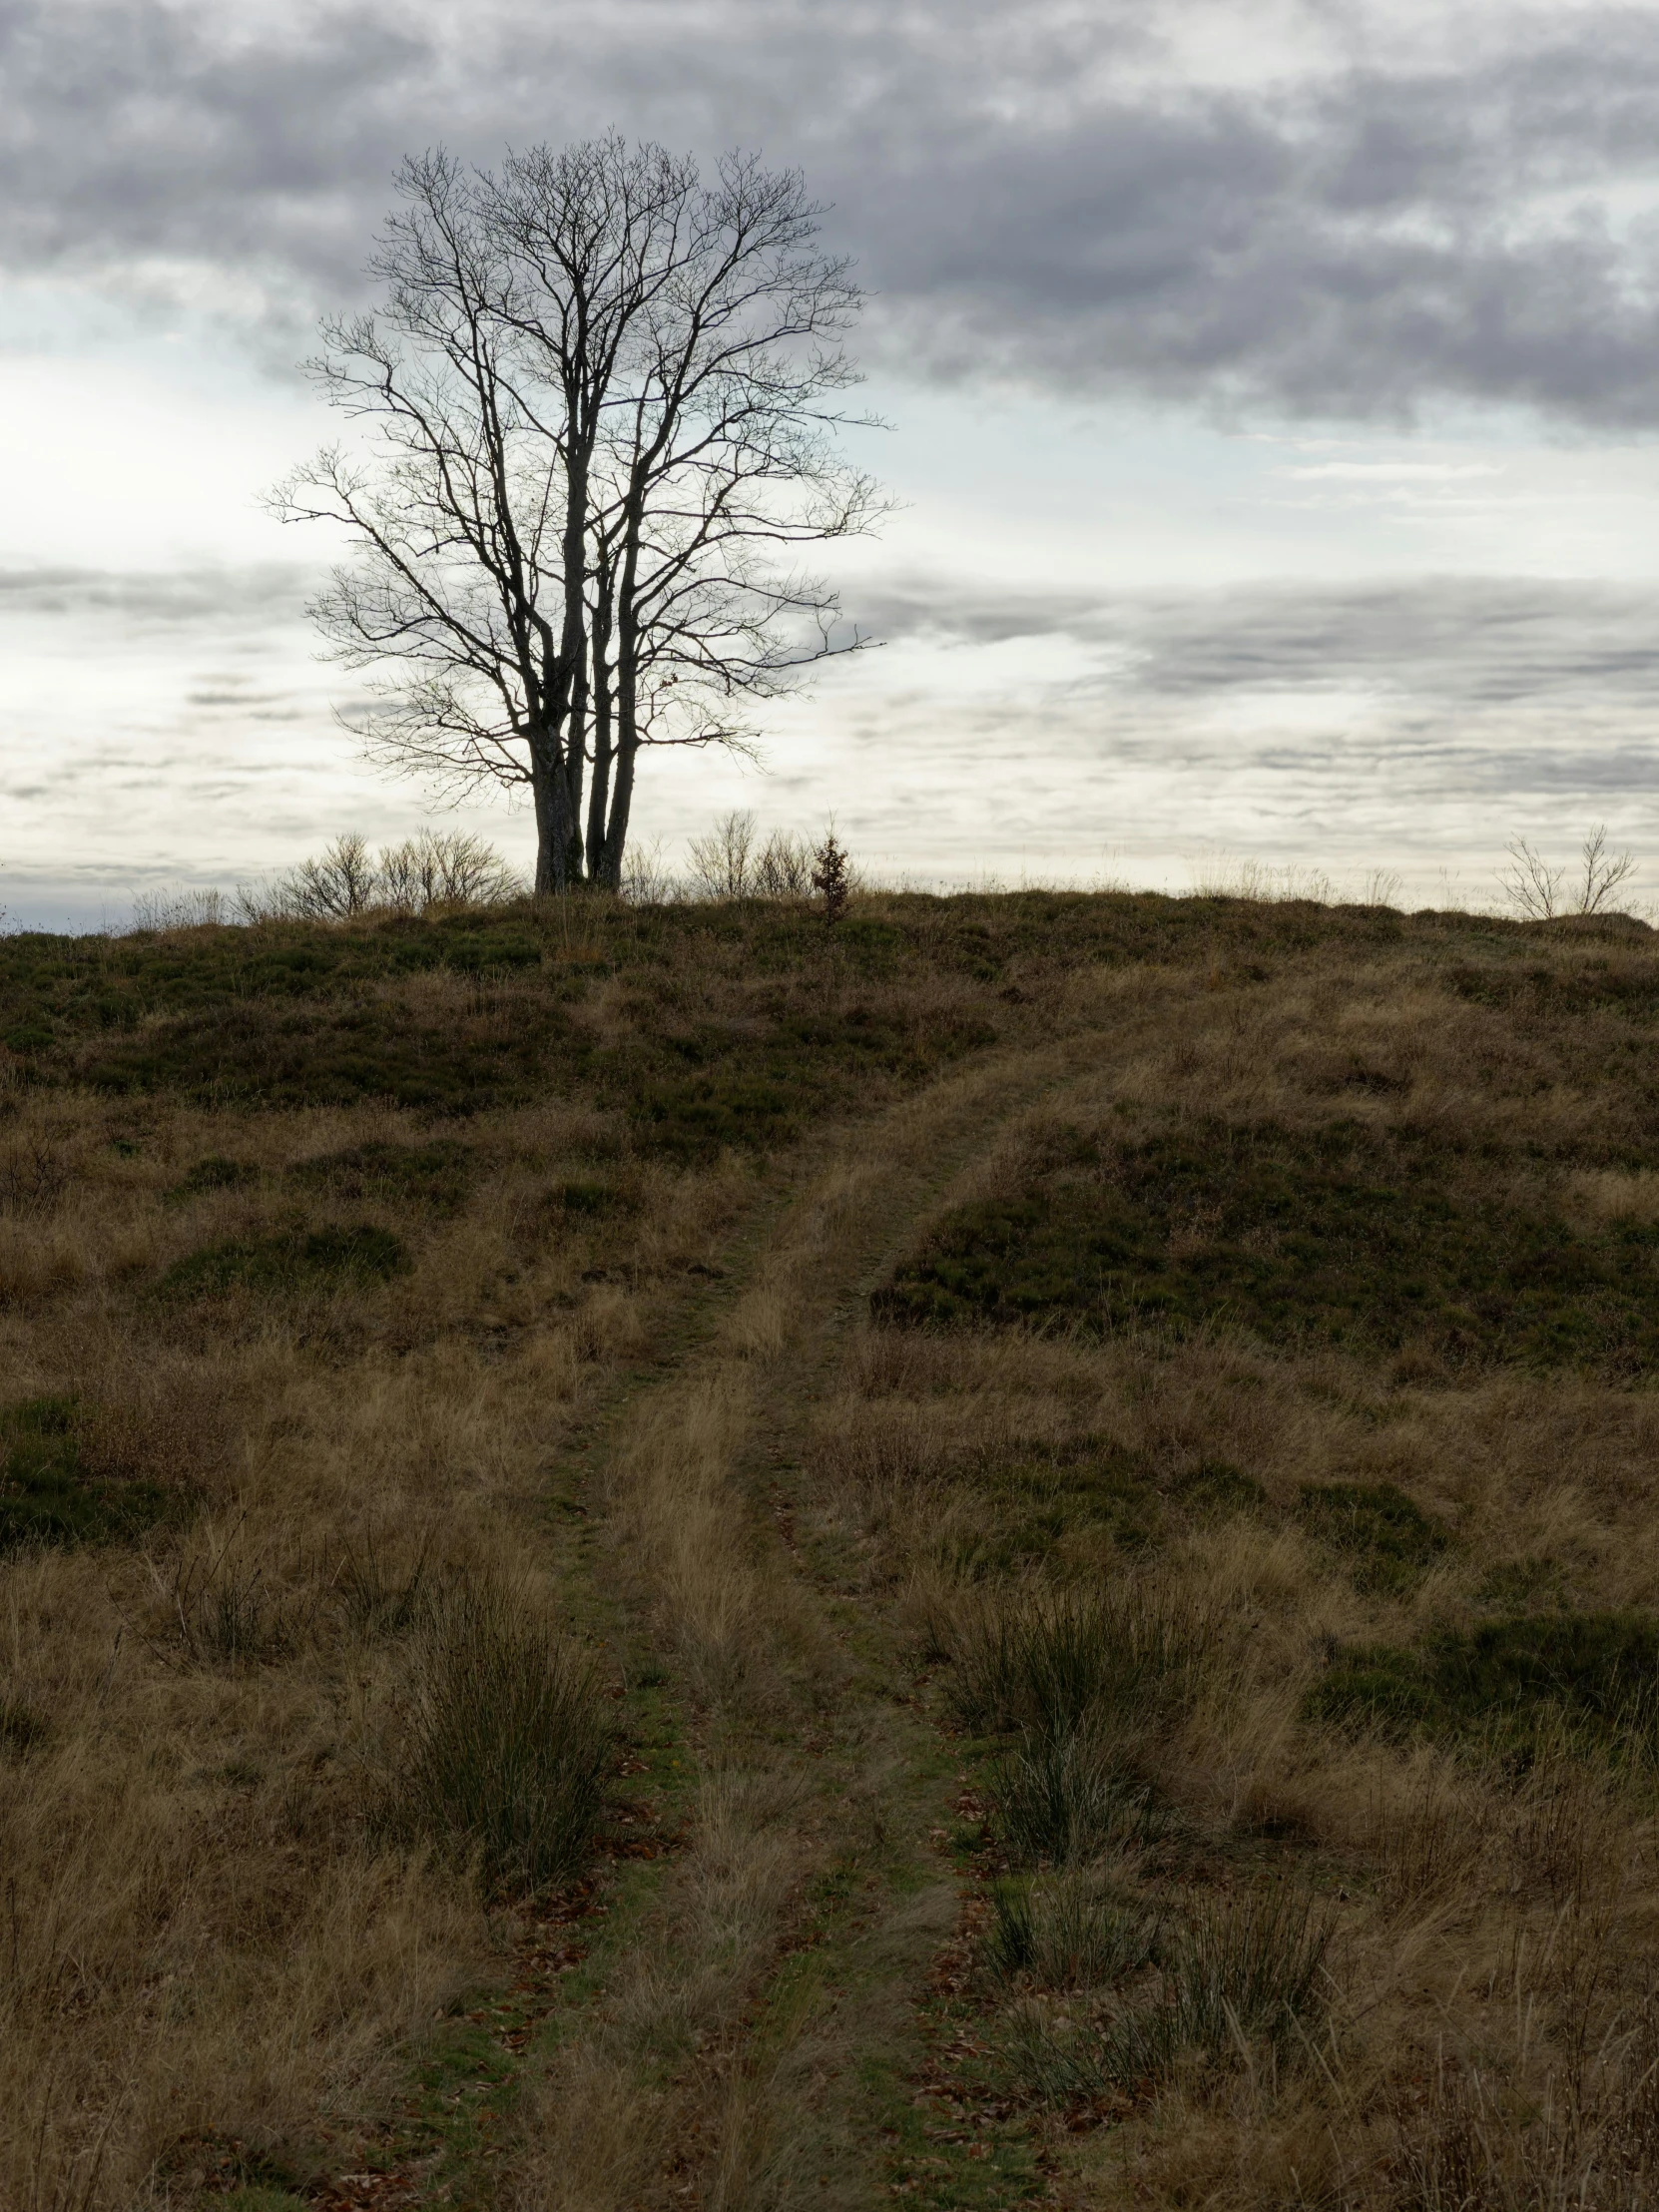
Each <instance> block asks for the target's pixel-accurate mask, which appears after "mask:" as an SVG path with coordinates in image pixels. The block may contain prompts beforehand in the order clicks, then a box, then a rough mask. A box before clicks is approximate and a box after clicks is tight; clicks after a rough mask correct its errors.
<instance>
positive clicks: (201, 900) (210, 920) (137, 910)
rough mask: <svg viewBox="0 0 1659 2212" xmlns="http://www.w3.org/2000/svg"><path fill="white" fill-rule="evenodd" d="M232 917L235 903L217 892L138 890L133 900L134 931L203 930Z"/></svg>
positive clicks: (230, 919)
mask: <svg viewBox="0 0 1659 2212" xmlns="http://www.w3.org/2000/svg"><path fill="white" fill-rule="evenodd" d="M235 918H236V908H235V902H234V901H233V900H232V899H230V898H227V896H226V895H225V893H224V892H223V891H220V890H190V889H183V888H182V889H178V890H156V891H140V892H139V894H138V896H137V897H136V898H135V899H134V900H133V927H134V928H135V929H203V928H208V927H212V926H215V925H219V924H223V923H227V922H230V921H233V920H234V919H235Z"/></svg>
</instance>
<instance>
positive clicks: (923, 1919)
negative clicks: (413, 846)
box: [0, 893, 1659, 2212]
mask: <svg viewBox="0 0 1659 2212" xmlns="http://www.w3.org/2000/svg"><path fill="white" fill-rule="evenodd" d="M1656 1354H1659V937H1656V936H1655V935H1653V934H1652V933H1651V932H1650V931H1648V930H1647V929H1645V928H1643V927H1642V926H1641V925H1640V924H1637V923H1633V922H1627V921H1622V920H1619V919H1616V918H1614V919H1611V920H1608V921H1605V922H1575V923H1555V924H1549V925H1539V926H1531V927H1528V926H1522V925H1519V924H1508V923H1503V922H1499V921H1494V920H1490V919H1484V918H1480V917H1473V916H1468V915H1460V914H1434V913H1424V914H1418V915H1414V916H1405V915H1401V914H1397V913H1393V912H1390V911H1386V910H1383V909H1379V908H1357V907H1347V908H1322V907H1318V906H1314V905H1310V904H1304V903H1282V904H1267V903H1250V902H1246V901H1240V900H1229V899H1205V898H1192V899H1166V898H1159V897H1152V896H1128V895H1115V894H1114V895H1100V896H1082V895H1076V896H1072V895H1059V894H1046V893H1029V894H1020V895H1017V896H996V897H961V898H950V899H932V898H924V897H911V896H877V895H870V896H867V897H865V898H863V899H862V900H861V901H859V902H858V903H857V905H856V906H855V907H854V909H853V911H852V913H851V914H850V915H849V916H848V917H847V918H846V920H845V921H844V922H843V923H842V924H840V925H839V926H838V927H837V928H836V929H834V930H833V931H827V930H826V928H825V927H824V925H823V922H822V921H821V920H819V919H817V918H815V917H814V916H813V915H811V914H809V913H807V912H805V911H801V910H796V909H793V908H791V907H788V906H783V905H769V904H764V903H760V902H751V903H735V904H729V905H709V906H666V907H661V908H637V909H636V908H628V907H625V906H619V905H612V904H609V903H605V902H598V901H595V902H576V901H572V902H570V903H569V904H568V905H553V906H550V907H544V908H535V907H531V906H523V907H508V908H500V909H488V910H481V911H476V912H463V913H456V914H452V915H449V916H444V917H437V918H432V919H428V920H424V921H413V920H383V921H372V920H370V921H365V922H361V923H353V924H342V925H337V926H325V925H306V924H297V923H285V924H270V925H262V926H259V927H255V928H250V929H230V928H206V929H196V930H181V931H176V932H170V933H162V934H148V935H135V936H129V937H122V938H103V937H99V938H85V939H68V938H53V937H40V936H32V937H31V936H21V937H11V938H6V939H3V940H0V1881H3V1884H4V1896H3V1898H0V1910H3V1913H4V1919H3V1921H0V1990H3V1993H4V1994H3V2003H0V2074H3V2077H4V2078H5V2080H6V2081H7V2082H8V2084H10V2085H12V2094H11V2095H10V2096H9V2097H8V2099H7V2100H5V2102H4V2104H3V2105H0V2202H4V2203H6V2204H11V2203H17V2204H20V2205H30V2206H39V2207H42V2208H45V2207H51V2208H53V2212H70V2208H76V2212H106V2208H108V2212H116V2208H125V2207H128V2206H134V2205H146V2204H155V2205H189V2206H196V2207H208V2206H215V2207H221V2208H237V2207H240V2208H241V2212H278V2208H281V2207H291V2206H294V2205H297V2204H310V2205H315V2206H326V2207H333V2208H336V2212H342V2208H344V2207H355V2208H359V2212H368V2208H370V2207H389V2206H394V2205H396V2206H401V2205H414V2204H421V2203H440V2202H443V2203H450V2204H465V2205H471V2206H479V2207H486V2206H488V2207H494V2206H499V2207H502V2208H503V2212H507V2208H513V2212H530V2208H547V2212H553V2208H559V2207H563V2208H568V2212H608V2208H612V2207H615V2208H616V2212H624V2208H632V2207H639V2206H657V2205H662V2206H665V2207H666V2206H669V2205H673V2204H686V2203H695V2204H703V2205H708V2206H710V2207H717V2206H718V2207H721V2208H723V2212H736V2208H738V2207H753V2208H756V2212H761V2208H786V2207H796V2206H821V2207H853V2206H863V2205H871V2204H874V2203H876V2202H887V2201H890V2200H891V2199H892V2198H893V2197H894V2196H897V2197H898V2198H900V2199H908V2200H910V2201H913V2202H915V2203H916V2204H919V2205H928V2206H940V2207H964V2208H965V2207H984V2208H990V2207H1001V2206H1009V2207H1011V2206H1015V2205H1023V2204H1028V2203H1047V2204H1058V2205H1062V2206H1067V2205H1069V2206H1075V2207H1079V2208H1081V2207H1084V2206H1090V2207H1094V2206H1103V2205H1119V2204H1121V2205H1123V2206H1129V2205H1131V2204H1133V2205H1140V2206H1144V2205H1154V2206H1169V2207H1175V2206H1183V2207H1185V2206H1197V2205H1214V2206H1225V2207H1235V2206H1237V2207H1241V2208H1242V2207H1260V2208H1262V2212H1266V2208H1268V2207H1282V2206H1285V2205H1290V2204H1308V2205H1320V2206H1330V2207H1334V2208H1335V2207H1351V2206H1352V2207H1355V2208H1357V2212H1360V2208H1365V2212H1370V2208H1373V2207H1376V2208H1379V2212H1382V2208H1390V2212H1451V2208H1452V2207H1459V2208H1467V2212H1483V2208H1486V2207H1491V2208H1493V2212H1497V2208H1505V2212H1507V2208H1511V2207H1521V2206H1525V2207H1537V2208H1539V2212H1543V2208H1546V2207H1554V2206H1560V2207H1562V2208H1563V2212H1564V2208H1565V2207H1566V2206H1567V2205H1568V2204H1572V2205H1575V2206H1578V2205H1582V2206H1587V2207H1594V2208H1610V2207H1613V2206H1621V2207H1622V2206H1633V2205H1637V2204H1642V2203H1646V2202H1649V2201H1651V2199H1652V2197H1653V2196H1654V2195H1655V2194H1659V2098H1656V2091H1655V2086H1654V2084H1655V2075H1656V2067H1659V2013H1656V2011H1655V2009H1654V2001H1653V1998H1652V1995H1651V1990H1652V1987H1653V1984H1654V1980H1655V1968H1656V1965H1659V1873H1656V1868H1655V1860H1654V1854H1653V1841H1654V1835H1655V1820H1654V1816H1655V1812H1656V1809H1659V1512H1656V1509H1655V1502H1654V1495H1653V1493H1654V1488H1655V1483H1656V1480H1659V1410H1656V1407H1659V1400H1656V1399H1655V1395H1654V1391H1653V1387H1652V1382H1653V1377H1654V1375H1655V1372H1656Z"/></svg>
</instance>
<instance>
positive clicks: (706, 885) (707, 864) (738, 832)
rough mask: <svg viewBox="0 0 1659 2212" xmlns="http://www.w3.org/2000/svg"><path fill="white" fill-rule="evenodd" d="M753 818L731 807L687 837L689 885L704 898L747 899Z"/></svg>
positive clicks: (750, 886) (753, 831)
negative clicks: (709, 827) (698, 833)
mask: <svg viewBox="0 0 1659 2212" xmlns="http://www.w3.org/2000/svg"><path fill="white" fill-rule="evenodd" d="M755 830H756V823H755V817H754V816H753V815H752V814H749V813H747V812H746V811H743V810H739V809H734V811H733V812H732V813H731V814H729V815H722V816H721V818H720V820H719V821H718V822H717V823H716V824H715V826H714V828H713V829H712V830H708V831H707V832H706V833H705V834H704V835H703V836H701V837H692V838H689V839H688V840H687V844H686V852H687V856H688V858H689V859H690V861H691V879H692V883H693V886H694V887H695V888H696V889H697V890H699V891H701V892H702V894H703V896H704V897H705V898H747V897H748V895H749V893H750V891H751V889H752V888H753V887H754V884H753V876H754V852H755Z"/></svg>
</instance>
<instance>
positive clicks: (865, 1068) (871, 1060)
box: [594, 998, 997, 1161]
mask: <svg viewBox="0 0 1659 2212" xmlns="http://www.w3.org/2000/svg"><path fill="white" fill-rule="evenodd" d="M996 1035H997V1032H996V1030H995V1028H994V1027H993V1026H991V1025H990V1024H989V1023H986V1022H984V1021H979V1020H975V1019H972V1018H970V1017H968V1016H966V1015H964V1014H962V1013H960V1012H959V1011H953V1010H949V1009H946V1010H944V1011H942V1012H940V1013H939V1014H938V1015H937V1016H934V1017H929V1018H925V1019H917V1018H915V1017H912V1016H911V1015H909V1014H908V1013H903V1012H895V1011H890V1010H886V1009H883V1008H881V1007H879V1006H874V1005H854V1006H851V1007H849V1008H846V1009H843V1010H840V1011H834V1012H825V1013H807V1012H803V1011H802V1010H801V1009H800V1008H798V1007H796V1006H793V1005H792V1004H790V1003H789V1001H788V1000H786V999H782V998H778V999H775V1000H774V1002H773V1003H771V1004H766V1003H764V1002H763V1003H762V1004H760V1005H758V1006H757V1007H756V1008H755V1009H754V1010H753V1011H750V1012H746V1013H745V1014H743V1015H741V1016H734V1017H732V1018H729V1019H721V1020H715V1019H705V1020H701V1021H696V1022H691V1023H685V1022H682V1021H679V1020H677V1019H676V1018H675V1017H674V1014H673V1012H672V1009H671V1008H667V1007H665V1008H664V1009H663V1011H662V1012H661V1013H657V1012H655V1011H653V1010H651V1009H642V1013H641V1020H640V1026H639V1028H638V1030H637V1031H636V1032H635V1034H634V1035H633V1036H632V1037H631V1038H629V1039H628V1040H626V1041H625V1042H623V1043H620V1044H618V1045H616V1046H613V1047H610V1048H608V1049H607V1050H606V1051H605V1052H604V1053H602V1054H600V1055H597V1056H596V1059H595V1063H594V1072H595V1075H596V1076H597V1078H598V1081H599V1087H600V1095H601V1097H602V1098H604V1099H605V1100H606V1101H607V1103H610V1104H613V1105H616V1106H619V1107H621V1108H622V1109H623V1110H624V1111H625V1112H626V1113H627V1114H628V1116H629V1118H630V1120H631V1121H632V1122H633V1124H634V1126H635V1130H636V1133H637V1136H638V1139H639V1141H640V1142H641V1143H642V1144H643V1145H645V1146H646V1147H648V1148H649V1149H650V1150H652V1151H654V1152H659V1153H663V1154H666V1155H667V1156H668V1157H670V1158H671V1159H678V1160H685V1161H696V1160H707V1159H713V1158H715V1157H716V1156H717V1155H718V1154H720V1153H721V1152H725V1151H744V1152H765V1151H769V1150H772V1149H774V1148H775V1147H777V1146H779V1145H783V1144H787V1143H789V1142H790V1141H791V1140H792V1139H793V1138H795V1137H796V1136H798V1135H799V1134H800V1133H801V1131H802V1130H803V1129H805V1128H806V1127H807V1126H808V1124H809V1123H810V1122H812V1121H813V1120H815V1119H817V1118H818V1117H819V1116H821V1115H823V1114H825V1113H829V1112H836V1111H842V1110H848V1109H855V1108H857V1107H860V1106H868V1105H869V1104H870V1103H871V1102H872V1101H873V1100H875V1099H879V1098H881V1097H885V1096H889V1095H891V1093H892V1092H893V1091H894V1090H895V1089H900V1088H904V1087H907V1086H909V1085H912V1084H915V1083H919V1082H922V1081H924V1080H925V1079H926V1078H927V1077H928V1076H929V1075H932V1074H935V1073H937V1072H938V1070H939V1069H941V1068H943V1067H946V1066H948V1065H950V1063H951V1062H953V1061H955V1060H958V1059H960V1058H962V1057H963V1055H964V1054H966V1053H969V1052H972V1051H975V1050H977V1049H979V1048H981V1047H982V1046H984V1045H987V1044H991V1043H994V1042H995V1040H996Z"/></svg>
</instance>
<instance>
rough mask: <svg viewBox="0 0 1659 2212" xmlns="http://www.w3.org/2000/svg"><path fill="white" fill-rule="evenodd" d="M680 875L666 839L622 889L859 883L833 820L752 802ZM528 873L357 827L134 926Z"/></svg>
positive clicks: (419, 895) (838, 901) (428, 892)
mask: <svg viewBox="0 0 1659 2212" xmlns="http://www.w3.org/2000/svg"><path fill="white" fill-rule="evenodd" d="M688 854H689V864H688V867H687V870H686V873H685V874H684V875H683V876H680V875H676V874H675V873H674V872H673V871H672V870H671V869H670V868H669V867H667V866H666V865H665V864H664V862H663V860H662V858H661V852H660V848H658V849H657V850H642V851H639V852H638V853H636V855H635V856H634V857H633V858H632V860H631V863H630V866H629V868H628V870H627V872H626V873H625V875H624V878H623V886H622V891H623V896H624V897H625V898H627V899H628V900H630V901H631V902H632V903H634V904H636V905H664V904H667V903H669V902H670V901H673V900H677V899H723V898H775V899H811V898H813V897H815V896H817V897H819V898H821V899H822V900H823V902H824V905H825V909H826V913H827V916H828V918H829V919H830V920H831V921H833V920H836V919H838V917H839V914H840V912H841V909H842V908H843V907H844V905H845V902H846V899H847V897H848V895H849V894H850V892H851V890H852V887H853V876H852V871H851V869H850V868H849V867H848V865H847V860H846V855H845V853H844V852H843V851H842V850H841V848H840V846H839V845H838V844H837V842H836V840H835V837H834V833H833V831H830V832H827V834H826V836H825V839H824V841H823V843H822V844H819V845H814V844H812V843H811V842H810V841H809V840H808V839H807V838H806V837H804V836H801V835H800V834H799V833H798V832H796V831H795V830H772V831H771V832H770V833H769V834H767V835H765V836H763V835H762V834H761V832H760V828H759V825H758V824H757V822H756V819H755V817H754V815H753V814H749V813H742V812H738V813H732V814H729V815H725V816H723V817H722V818H721V820H720V821H719V822H717V823H716V824H715V826H714V828H713V829H712V830H710V831H709V832H708V833H707V835H705V836H701V837H693V838H692V839H691V840H690V842H689V846H688ZM529 891H530V886H529V884H528V882H527V881H526V879H525V878H524V876H523V875H521V874H520V873H519V872H518V870H517V869H515V868H514V867H513V866H512V865H511V864H510V863H509V862H508V861H507V860H506V859H505V858H504V857H503V855H502V854H501V853H500V852H498V851H497V850H496V848H495V846H494V845H493V844H491V843H490V842H489V841H488V840H487V839H486V838H484V837H480V836H476V835H474V834H472V833H471V832H469V831H467V830H421V831H420V832H419V834H418V835H417V836H413V837H407V838H405V839H404V840H403V842H402V843H401V844H391V845H382V846H381V847H380V849H379V850H378V851H376V850H374V849H373V847H372V846H371V845H370V844H369V841H368V839H367V838H366V837H364V836H361V835H359V834H358V833H357V832H356V831H355V830H350V831H347V832H346V833H345V834H344V835H342V836H338V837H335V838H334V839H333V840H332V841H331V842H330V843H329V844H327V845H326V846H324V848H323V850H322V851H321V852H320V853H317V854H315V855H314V856H313V857H312V858H310V859H307V860H302V861H301V862H300V863H299V865H298V866H297V867H294V868H290V869H288V870H287V871H286V872H285V873H284V874H280V875H274V876H268V877H266V878H265V879H264V880H262V881H260V882H256V883H242V884H239V885H238V886H237V888H236V890H235V891H234V892H225V891H221V890H179V891H148V892H145V893H143V894H141V895H140V896H139V897H138V898H136V899H135V900H134V901H133V926H134V927H135V928H138V929H179V928H190V927H196V926H200V925H203V924H207V923H215V922H219V923H236V922H242V923H251V922H261V921H343V920H348V919H350V918H351V917H352V916H354V915H358V914H370V913H389V914H428V913H433V912H439V911H442V910H444V909H446V908H451V909H452V908H458V907H468V906H496V905H503V904H506V903H509V902H510V901H512V900H514V899H518V898H526V897H528V896H529Z"/></svg>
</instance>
